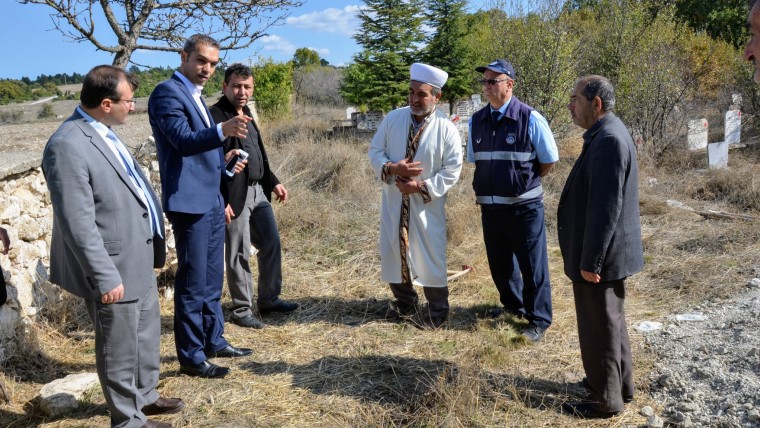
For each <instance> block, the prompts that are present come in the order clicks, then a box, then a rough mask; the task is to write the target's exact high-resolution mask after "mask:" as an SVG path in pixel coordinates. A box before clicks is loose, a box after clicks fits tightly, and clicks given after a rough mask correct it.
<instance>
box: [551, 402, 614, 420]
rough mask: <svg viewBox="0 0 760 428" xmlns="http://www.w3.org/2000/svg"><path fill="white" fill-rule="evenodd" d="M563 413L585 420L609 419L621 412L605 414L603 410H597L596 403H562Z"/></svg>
mask: <svg viewBox="0 0 760 428" xmlns="http://www.w3.org/2000/svg"><path fill="white" fill-rule="evenodd" d="M562 411H563V412H565V413H567V414H569V415H570V416H575V417H576V418H583V419H607V418H611V417H613V416H616V415H618V414H619V413H620V412H603V411H601V410H597V409H596V406H595V405H594V403H589V402H584V403H573V402H567V403H562Z"/></svg>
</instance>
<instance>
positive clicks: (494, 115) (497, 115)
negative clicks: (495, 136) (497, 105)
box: [491, 110, 501, 125]
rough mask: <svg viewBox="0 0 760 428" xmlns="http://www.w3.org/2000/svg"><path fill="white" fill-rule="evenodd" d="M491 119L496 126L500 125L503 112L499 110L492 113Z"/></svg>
mask: <svg viewBox="0 0 760 428" xmlns="http://www.w3.org/2000/svg"><path fill="white" fill-rule="evenodd" d="M491 119H492V120H493V123H494V125H495V124H497V123H499V119H501V112H500V111H499V110H493V111H491Z"/></svg>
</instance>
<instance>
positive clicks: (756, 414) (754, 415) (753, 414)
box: [747, 409, 760, 422]
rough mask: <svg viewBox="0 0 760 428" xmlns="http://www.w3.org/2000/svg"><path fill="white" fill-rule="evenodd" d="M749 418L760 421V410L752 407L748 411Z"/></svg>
mask: <svg viewBox="0 0 760 428" xmlns="http://www.w3.org/2000/svg"><path fill="white" fill-rule="evenodd" d="M747 419H749V420H750V421H752V422H756V421H760V410H757V409H752V410H750V411H749V412H748V413H747Z"/></svg>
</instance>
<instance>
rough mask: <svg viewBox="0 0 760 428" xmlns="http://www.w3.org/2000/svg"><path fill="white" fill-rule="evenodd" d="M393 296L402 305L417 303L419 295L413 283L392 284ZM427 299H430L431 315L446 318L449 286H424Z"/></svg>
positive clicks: (429, 309) (407, 305)
mask: <svg viewBox="0 0 760 428" xmlns="http://www.w3.org/2000/svg"><path fill="white" fill-rule="evenodd" d="M390 286H391V292H392V293H393V297H395V298H396V299H397V300H398V303H399V305H400V306H405V307H410V306H413V305H416V304H417V302H418V300H419V297H418V296H417V292H416V291H415V290H414V286H413V285H412V284H393V283H391V284H390ZM422 290H423V292H424V293H425V299H427V301H428V311H429V312H430V316H431V317H440V318H446V317H448V316H449V287H422Z"/></svg>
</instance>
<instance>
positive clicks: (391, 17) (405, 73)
mask: <svg viewBox="0 0 760 428" xmlns="http://www.w3.org/2000/svg"><path fill="white" fill-rule="evenodd" d="M364 2H365V4H366V7H365V8H362V9H361V11H360V12H359V19H360V20H361V29H360V31H359V32H358V33H357V34H356V35H355V36H354V39H355V40H356V41H357V42H358V43H359V44H360V45H361V46H362V47H363V48H364V49H363V50H362V51H361V52H359V53H358V54H356V55H355V56H354V64H352V65H351V66H350V67H348V68H347V70H346V73H345V74H344V82H343V85H342V87H341V92H342V93H343V96H344V97H345V98H346V99H347V100H348V101H349V102H352V103H354V104H357V105H360V106H366V107H368V108H369V109H371V110H375V109H377V110H384V111H387V110H390V109H394V108H396V107H398V106H400V105H402V104H404V103H405V102H406V99H407V92H408V90H409V66H410V65H411V64H412V62H414V60H415V59H416V57H417V55H418V44H419V43H421V42H422V40H423V34H422V30H421V28H420V27H421V24H422V17H421V16H420V15H419V14H418V13H417V11H419V10H421V9H422V3H421V1H420V0H365V1H364Z"/></svg>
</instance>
